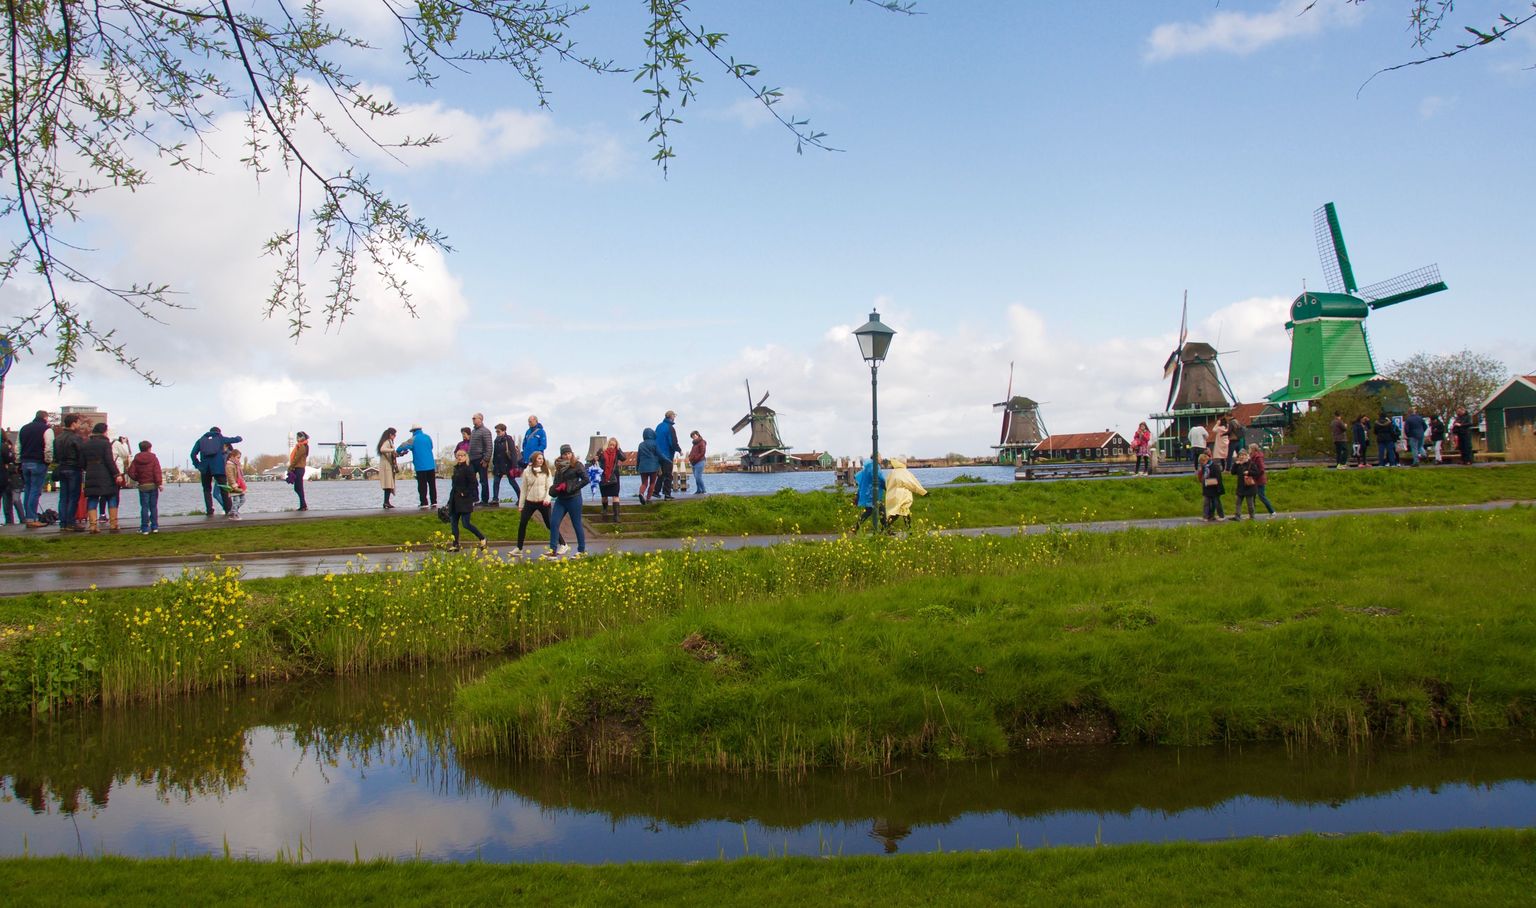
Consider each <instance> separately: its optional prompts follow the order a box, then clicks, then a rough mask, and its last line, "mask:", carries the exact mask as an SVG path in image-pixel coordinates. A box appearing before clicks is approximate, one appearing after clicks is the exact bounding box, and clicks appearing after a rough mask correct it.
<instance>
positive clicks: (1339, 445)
mask: <svg viewBox="0 0 1536 908" xmlns="http://www.w3.org/2000/svg"><path fill="white" fill-rule="evenodd" d="M1329 429H1330V430H1331V431H1332V432H1333V468H1334V469H1336V470H1342V469H1345V468H1346V467H1348V466H1349V426H1347V425H1345V424H1344V415H1343V414H1341V413H1337V412H1335V413H1334V414H1333V422H1332V423H1331V424H1330V425H1329Z"/></svg>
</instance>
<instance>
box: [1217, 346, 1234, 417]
mask: <svg viewBox="0 0 1536 908" xmlns="http://www.w3.org/2000/svg"><path fill="white" fill-rule="evenodd" d="M1213 362H1214V363H1215V364H1216V379H1217V381H1219V382H1221V390H1223V391H1225V392H1226V394H1227V400H1228V402H1230V403H1231V404H1232V406H1234V407H1235V406H1237V405H1238V403H1239V401H1238V399H1237V394H1236V393H1235V392H1233V390H1232V383H1231V382H1229V381H1227V370H1225V369H1223V368H1222V367H1221V357H1219V356H1218V357H1216V359H1215V360H1213Z"/></svg>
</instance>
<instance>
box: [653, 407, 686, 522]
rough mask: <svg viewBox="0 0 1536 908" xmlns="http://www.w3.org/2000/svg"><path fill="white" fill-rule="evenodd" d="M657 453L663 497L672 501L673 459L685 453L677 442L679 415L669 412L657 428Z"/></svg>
mask: <svg viewBox="0 0 1536 908" xmlns="http://www.w3.org/2000/svg"><path fill="white" fill-rule="evenodd" d="M656 451H657V453H659V454H660V455H661V465H660V466H661V482H660V485H661V497H662V498H665V499H666V500H667V501H671V500H672V458H674V457H676V456H677V455H679V454H681V453H683V446H682V445H681V444H678V441H677V413H676V411H673V410H668V411H667V415H666V416H664V417H662V420H661V423H660V424H659V425H657V426H656Z"/></svg>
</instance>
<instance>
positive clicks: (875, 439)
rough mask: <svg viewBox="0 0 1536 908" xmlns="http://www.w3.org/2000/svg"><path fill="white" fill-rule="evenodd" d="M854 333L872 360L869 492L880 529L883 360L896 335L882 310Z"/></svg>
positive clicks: (861, 348)
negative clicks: (872, 468)
mask: <svg viewBox="0 0 1536 908" xmlns="http://www.w3.org/2000/svg"><path fill="white" fill-rule="evenodd" d="M853 336H854V337H856V338H858V339H859V353H860V354H861V355H862V356H863V357H864V361H865V362H866V363H869V456H870V459H872V460H873V461H874V463H875V479H874V484H873V486H871V488H870V494H871V496H872V499H873V500H874V502H875V506H876V508H877V510H876V511H875V520H876V524H875V530H876V532H879V529H880V524H879V520H880V519H881V515H880V511H879V510H878V508H879V497H880V394H879V390H880V389H879V385H880V363H881V362H883V361H884V360H885V354H886V353H887V352H888V351H889V350H890V349H891V338H892V337H895V336H896V332H895V331H892V330H891V329H890V327H889V326H887V325H886V324H885V323H883V322H881V321H880V313H879V312H871V313H870V314H869V321H867V322H865V323H864V325H863V327H861V328H859V329H858V330H856V331H854V332H853Z"/></svg>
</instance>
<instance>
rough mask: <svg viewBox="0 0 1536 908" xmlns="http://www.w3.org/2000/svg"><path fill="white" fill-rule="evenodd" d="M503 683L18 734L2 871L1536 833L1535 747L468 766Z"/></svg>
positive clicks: (222, 702) (254, 705)
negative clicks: (747, 767)
mask: <svg viewBox="0 0 1536 908" xmlns="http://www.w3.org/2000/svg"><path fill="white" fill-rule="evenodd" d="M485 667H486V666H485V664H483V663H482V664H465V665H457V666H447V667H436V668H432V669H423V670H415V671H409V672H399V673H391V674H384V675H377V676H372V677H364V678H351V679H321V680H309V681H305V682H302V683H293V684H289V685H282V686H276V687H271V688H264V689H251V690H245V691H240V692H237V693H233V694H228V695H223V696H220V695H209V696H204V697H200V698H196V699H191V700H178V701H174V702H170V703H167V704H163V705H160V706H154V707H142V708H137V709H133V710H110V711H103V710H93V711H84V712H79V713H70V714H66V715H63V716H60V717H55V718H51V719H39V720H35V721H13V722H11V723H9V724H6V725H3V726H0V784H3V788H4V796H3V797H0V852H4V853H10V854H17V853H21V852H23V851H24V850H25V851H27V852H29V853H31V854H74V853H86V854H94V853H100V852H105V853H119V854H133V855H156V854H167V853H173V852H174V853H178V854H187V853H215V854H217V853H221V852H222V851H223V849H224V848H225V847H226V844H227V847H228V848H229V849H230V851H231V852H233V853H235V854H245V855H251V856H258V857H271V856H273V855H274V854H277V853H279V852H285V853H288V854H296V853H297V852H298V851H299V850H300V849H302V851H303V853H304V855H305V856H306V857H316V858H331V859H341V860H350V859H352V858H353V856H354V855H362V856H365V857H368V856H375V855H390V856H395V857H412V856H417V855H420V856H422V857H426V858H431V859H443V860H465V859H475V858H483V859H487V860H518V861H521V860H562V861H625V860H656V859H681V860H690V859H701V858H715V857H722V856H725V857H732V856H737V855H741V854H747V853H750V854H767V853H785V852H788V853H791V854H817V853H821V854H837V853H845V854H851V853H876V854H877V853H891V852H898V851H901V852H912V851H919V852H921V851H930V850H934V849H936V848H940V847H942V848H944V849H948V850H953V849H965V848H1002V847H1011V846H1014V845H1021V846H1024V847H1036V846H1040V845H1042V844H1067V843H1084V844H1087V843H1092V842H1094V841H1104V842H1128V841H1162V840H1169V839H1216V838H1224V837H1228V836H1240V835H1275V834H1286V833H1294V832H1301V831H1319V832H1357V831H1368V830H1381V831H1395V830H1402V829H1444V828H1454V827H1467V826H1515V825H1531V824H1532V823H1533V822H1536V747H1533V746H1532V745H1531V744H1530V743H1528V742H1518V741H1505V742H1500V743H1497V744H1489V743H1486V742H1484V743H1473V742H1463V743H1454V744H1453V743H1441V744H1438V745H1436V746H1430V747H1421V748H1415V749H1411V750H1382V751H1376V752H1372V753H1369V754H1348V753H1342V754H1341V753H1325V752H1308V753H1302V754H1290V753H1287V752H1286V751H1285V750H1284V749H1283V748H1279V747H1262V748H1241V749H1233V750H1227V749H1215V748H1204V749H1197V750H1175V749H1155V748H1127V747H1109V748H1095V749H1085V750H1071V751H1064V752H1059V753H1052V754H1042V755H1030V756H1026V757H1022V758H1019V759H1015V760H1008V761H996V762H989V763H978V764H965V765H961V766H938V765H929V764H919V765H908V766H903V767H900V768H899V769H897V770H896V771H894V772H890V773H883V774H881V773H834V772H825V773H815V774H811V775H809V776H806V777H804V778H799V779H784V778H778V777H774V776H739V775H721V774H716V773H702V772H679V773H666V772H633V773H614V774H605V775H600V776H593V775H590V774H588V773H587V772H585V770H584V768H583V767H582V766H579V765H565V764H555V765H549V764H537V765H529V764H518V763H512V762H506V761H497V760H487V759H474V760H468V761H462V762H461V761H459V760H458V758H457V756H456V755H455V753H454V751H453V748H452V746H451V743H450V741H449V740H448V738H447V735H446V734H445V732H444V721H443V720H444V718H445V716H446V710H447V707H448V703H449V701H450V698H451V694H452V690H453V688H454V686H455V685H456V684H459V683H462V682H465V681H468V680H471V679H473V678H475V677H478V675H479V674H481V673H482V672H483V671H484V669H485Z"/></svg>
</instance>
